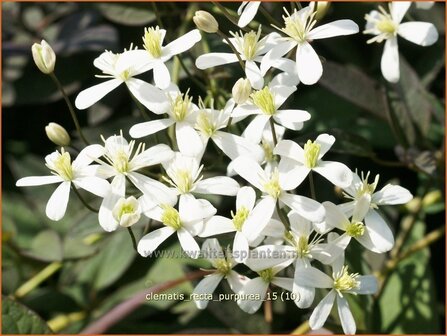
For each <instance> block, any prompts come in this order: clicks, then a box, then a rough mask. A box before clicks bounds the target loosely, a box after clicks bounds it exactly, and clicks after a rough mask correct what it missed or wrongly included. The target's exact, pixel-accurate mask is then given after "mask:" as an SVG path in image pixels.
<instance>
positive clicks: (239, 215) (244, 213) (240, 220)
mask: <svg viewBox="0 0 447 336" xmlns="http://www.w3.org/2000/svg"><path fill="white" fill-rule="evenodd" d="M249 213H250V211H249V210H248V209H247V208H246V207H244V206H242V207H240V208H239V209H237V211H236V213H233V211H231V216H232V217H233V225H234V227H235V228H236V230H238V231H241V230H242V226H243V225H244V223H245V220H246V219H247V217H248V215H249Z"/></svg>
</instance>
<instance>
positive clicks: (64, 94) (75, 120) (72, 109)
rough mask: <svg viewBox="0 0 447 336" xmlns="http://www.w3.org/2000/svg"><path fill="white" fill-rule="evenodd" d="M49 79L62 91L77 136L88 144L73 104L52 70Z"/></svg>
mask: <svg viewBox="0 0 447 336" xmlns="http://www.w3.org/2000/svg"><path fill="white" fill-rule="evenodd" d="M50 77H51V79H52V80H53V81H54V83H55V84H56V86H57V88H58V89H59V91H60V92H61V93H62V96H63V97H64V100H65V103H66V104H67V107H68V110H69V111H70V114H71V118H72V119H73V122H74V124H75V127H76V130H77V131H78V134H79V136H80V137H81V139H82V141H84V143H85V144H86V145H87V146H88V145H90V142H88V140H87V139H86V138H85V136H84V133H82V130H81V125H80V124H79V120H78V117H77V116H76V112H75V110H74V108H73V105H71V102H70V99H68V96H67V94H66V92H65V90H64V87H63V86H62V84H61V82H59V79H57V77H56V75H55V74H54V72H52V73H50Z"/></svg>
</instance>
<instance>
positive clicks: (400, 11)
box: [390, 1, 411, 24]
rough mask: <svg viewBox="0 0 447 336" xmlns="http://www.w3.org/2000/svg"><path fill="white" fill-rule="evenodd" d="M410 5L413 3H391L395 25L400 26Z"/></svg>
mask: <svg viewBox="0 0 447 336" xmlns="http://www.w3.org/2000/svg"><path fill="white" fill-rule="evenodd" d="M410 5H411V1H395V2H391V3H390V13H391V17H392V18H393V21H394V22H395V23H397V24H399V23H400V22H401V21H402V19H403V18H404V15H405V13H406V12H407V11H408V8H410Z"/></svg>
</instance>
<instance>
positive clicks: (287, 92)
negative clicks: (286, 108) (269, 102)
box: [270, 85, 296, 109]
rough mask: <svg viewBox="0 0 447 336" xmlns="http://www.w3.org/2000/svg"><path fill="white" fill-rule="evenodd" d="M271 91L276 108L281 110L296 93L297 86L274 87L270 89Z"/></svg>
mask: <svg viewBox="0 0 447 336" xmlns="http://www.w3.org/2000/svg"><path fill="white" fill-rule="evenodd" d="M270 91H271V92H272V93H273V95H274V96H275V107H276V108H277V109H279V108H280V107H281V106H282V105H283V104H284V102H285V101H286V100H287V98H289V97H290V96H291V95H292V94H293V93H294V92H295V91H296V87H295V86H284V85H282V86H279V85H278V86H273V87H271V88H270Z"/></svg>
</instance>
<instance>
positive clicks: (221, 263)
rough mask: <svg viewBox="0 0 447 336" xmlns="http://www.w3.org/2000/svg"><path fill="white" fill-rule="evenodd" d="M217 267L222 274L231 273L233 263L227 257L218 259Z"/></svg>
mask: <svg viewBox="0 0 447 336" xmlns="http://www.w3.org/2000/svg"><path fill="white" fill-rule="evenodd" d="M215 267H216V269H217V271H218V272H219V273H220V274H223V275H227V274H228V273H230V271H231V268H232V265H231V263H230V262H228V261H227V260H225V259H218V260H217V261H216V262H215Z"/></svg>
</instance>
